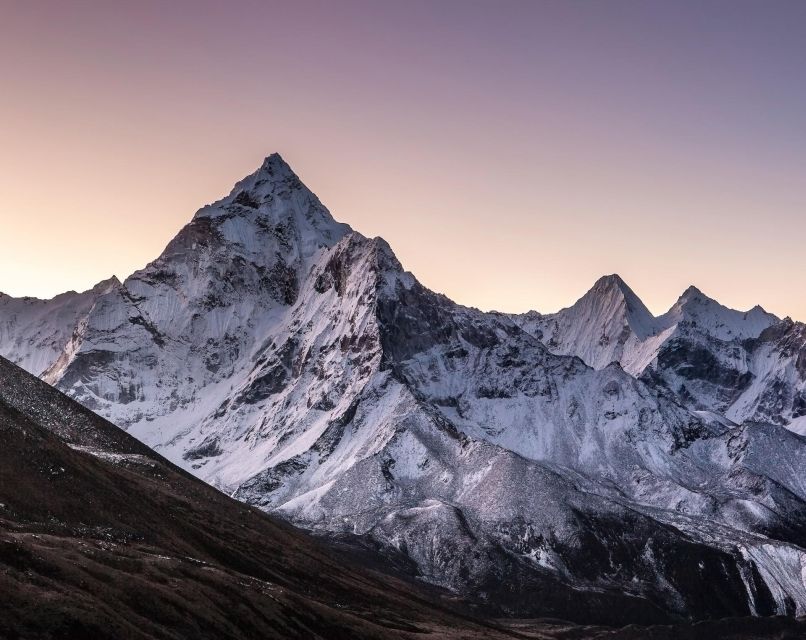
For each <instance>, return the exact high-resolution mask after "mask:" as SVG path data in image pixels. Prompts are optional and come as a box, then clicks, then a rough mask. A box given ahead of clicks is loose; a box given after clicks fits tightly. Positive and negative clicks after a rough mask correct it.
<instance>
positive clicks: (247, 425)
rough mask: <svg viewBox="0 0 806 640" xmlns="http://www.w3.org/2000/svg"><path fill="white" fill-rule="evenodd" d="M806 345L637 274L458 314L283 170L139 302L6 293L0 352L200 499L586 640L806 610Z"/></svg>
mask: <svg viewBox="0 0 806 640" xmlns="http://www.w3.org/2000/svg"><path fill="white" fill-rule="evenodd" d="M804 345H806V327H804V325H803V324H801V323H797V322H794V321H792V320H790V319H784V320H781V319H779V318H776V317H775V316H773V315H771V314H769V313H766V312H765V311H764V310H762V309H760V308H755V309H752V310H751V311H748V312H737V311H733V310H730V309H727V308H725V307H723V306H721V305H720V304H719V303H717V302H716V301H714V300H711V299H709V298H707V297H706V296H705V295H704V294H702V293H701V292H700V291H698V290H697V289H695V288H693V287H692V288H690V289H688V290H687V291H686V292H685V293H684V294H683V295H682V296H681V298H680V300H679V301H678V302H677V303H676V304H675V305H674V306H673V307H672V309H670V310H669V312H668V313H666V314H664V315H663V316H661V317H658V318H656V317H654V316H653V315H652V314H651V313H650V312H649V311H648V310H647V309H646V307H645V306H644V305H643V303H642V302H641V301H640V299H639V298H638V297H637V296H636V295H635V294H634V293H633V292H632V291H631V290H630V289H629V287H628V286H627V285H626V284H625V283H624V282H623V281H622V280H621V279H620V278H619V277H618V276H607V277H605V278H602V279H601V280H600V281H598V282H597V283H596V284H595V285H594V287H593V288H592V289H591V291H589V292H588V293H587V294H586V295H585V296H584V297H583V298H582V299H581V300H579V301H578V302H577V303H576V304H575V305H573V306H572V307H570V308H568V309H565V310H563V311H560V312H559V313H556V314H550V315H541V314H539V313H537V312H530V313H528V314H523V315H512V314H504V313H484V312H481V311H479V310H476V309H472V308H467V307H463V306H460V305H458V304H455V303H454V302H452V301H451V300H449V299H448V298H446V297H445V296H443V295H440V294H438V293H434V292H432V291H429V290H428V289H426V288H425V287H423V286H422V285H421V284H420V283H419V282H418V281H417V279H416V278H415V277H414V276H413V275H412V274H411V273H408V272H406V271H405V270H404V269H403V267H402V266H401V264H400V263H399V262H398V260H397V259H396V257H395V255H394V253H393V252H392V250H391V248H390V247H389V245H388V244H387V243H386V242H385V241H383V240H382V239H380V238H366V237H364V236H362V235H361V234H360V233H358V232H356V231H353V230H352V229H350V227H349V226H347V225H345V224H341V223H338V222H336V221H334V219H333V218H332V217H331V215H330V214H329V212H328V211H327V209H325V207H324V206H323V205H322V204H321V203H320V202H319V200H318V199H317V198H316V196H314V195H313V193H311V191H309V190H308V189H307V188H306V187H305V186H304V185H303V184H302V183H301V181H300V180H299V178H298V177H297V176H296V175H295V174H294V173H293V171H292V170H291V169H290V168H289V166H288V165H287V164H286V163H285V162H284V161H283V160H282V159H281V158H280V156H279V155H277V154H274V155H272V156H269V157H268V158H267V159H266V160H265V162H264V163H263V165H262V166H261V167H260V168H259V169H258V170H257V171H256V172H255V173H253V174H252V175H250V176H248V177H246V178H245V179H244V180H242V181H241V182H239V183H238V184H236V185H235V187H234V189H233V190H232V192H231V193H230V194H229V195H228V196H226V197H225V198H223V199H222V200H220V201H218V202H216V203H214V204H211V205H208V206H205V207H204V208H202V209H201V210H199V211H198V212H197V213H196V215H195V216H194V217H193V219H192V220H191V221H190V222H189V224H188V225H187V226H185V227H184V228H183V229H182V230H181V231H180V232H179V234H178V235H177V236H176V237H175V238H174V240H172V241H171V242H170V244H169V245H168V246H167V248H166V249H165V251H164V252H163V254H162V255H161V256H159V257H158V258H157V259H156V260H155V261H154V262H152V263H151V264H149V265H147V266H146V267H145V268H144V269H142V270H140V271H138V272H136V273H134V274H133V275H131V276H130V277H129V278H127V279H126V280H125V281H124V282H119V281H117V280H115V279H111V280H108V281H105V282H103V283H100V284H99V285H97V286H96V287H95V288H93V289H92V290H90V291H87V292H85V293H67V294H63V295H61V296H58V297H57V298H54V299H53V300H48V301H42V300H34V299H28V298H23V299H15V298H10V297H3V296H0V355H3V356H5V357H6V358H8V359H10V360H11V361H13V362H15V363H18V364H20V365H21V366H22V367H24V368H26V369H27V370H28V371H29V372H31V373H33V374H35V375H37V376H40V377H41V378H42V379H43V380H44V381H46V382H49V383H51V384H52V385H54V386H55V387H56V388H57V389H60V390H61V391H63V392H64V393H66V394H67V395H69V396H70V397H72V398H74V399H75V400H77V401H78V402H80V403H81V404H82V405H84V407H86V408H88V409H91V410H92V411H94V412H95V413H97V414H98V415H100V416H102V417H103V418H105V419H107V420H109V421H111V422H113V423H115V424H117V425H120V426H121V427H123V428H124V429H126V430H127V431H128V433H129V434H130V435H132V436H135V437H136V438H137V439H138V440H140V441H141V442H143V443H145V444H146V445H148V446H150V447H152V448H153V449H154V450H156V451H157V452H158V453H159V454H160V455H161V456H164V457H165V458H167V459H168V460H170V461H171V462H173V463H175V464H177V465H179V466H180V467H182V468H184V469H186V470H187V471H189V472H191V473H192V474H194V475H196V476H197V477H198V478H201V479H202V480H204V481H206V482H208V483H210V484H212V485H213V486H215V487H217V488H219V489H221V490H223V491H225V492H226V493H228V494H230V495H231V496H233V497H235V498H237V499H239V500H241V501H243V502H245V503H247V504H248V505H252V506H254V507H259V508H260V509H262V510H265V511H268V512H270V513H273V514H278V515H280V516H282V517H283V518H285V519H287V520H288V521H290V522H292V523H294V524H297V525H299V526H302V527H304V528H306V529H309V530H312V531H314V532H317V533H318V534H321V535H323V536H326V537H328V538H329V539H331V540H337V541H341V542H346V543H349V544H350V545H352V546H356V547H359V548H363V549H370V550H374V551H375V552H378V553H380V554H382V555H384V556H386V557H387V558H389V559H391V560H393V561H394V563H395V565H396V566H398V567H401V568H402V570H405V571H407V572H408V573H410V574H411V575H413V576H416V577H417V578H418V579H419V580H421V581H423V582H427V583H430V584H432V585H436V586H438V587H442V588H444V589H447V590H449V591H452V592H454V593H457V594H459V595H462V596H464V597H466V598H469V599H471V600H472V601H473V602H475V603H476V605H477V607H479V610H481V611H485V612H489V613H490V614H491V615H496V616H503V615H507V616H517V617H530V616H553V617H558V618H565V619H571V620H575V621H577V622H583V623H609V624H623V623H625V622H635V623H668V622H675V621H686V620H704V619H711V618H722V617H729V616H772V615H776V614H783V615H789V616H800V615H805V614H806V477H804V474H803V472H802V470H803V469H804V468H806V440H805V439H804V438H803V437H802V436H801V435H799V433H800V432H806V391H805V390H804V378H806V347H805V346H804ZM43 419H47V416H44V417H43ZM80 446H81V447H90V446H93V445H91V444H87V443H83V442H82V443H80ZM127 446H131V447H134V445H133V444H131V445H127ZM137 451H138V455H146V454H145V453H142V452H141V451H140V450H139V449H138V450H137ZM70 455H71V456H76V455H78V454H77V453H70ZM110 455H111V454H110ZM116 455H117V454H116ZM82 460H83V458H82ZM93 464H100V463H93ZM228 508H230V509H235V510H237V508H236V507H235V506H229V507H228ZM243 509H246V507H243ZM243 509H241V511H243Z"/></svg>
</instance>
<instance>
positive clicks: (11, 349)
mask: <svg viewBox="0 0 806 640" xmlns="http://www.w3.org/2000/svg"><path fill="white" fill-rule="evenodd" d="M119 285H120V283H119V282H118V280H117V278H115V277H114V276H113V277H112V278H110V279H109V280H104V281H103V282H99V283H98V284H97V285H95V286H94V287H93V288H92V289H90V290H89V291H84V292H83V293H76V292H75V291H70V292H68V293H63V294H61V295H58V296H56V297H55V298H52V299H51V300H40V299H38V298H12V297H10V296H7V295H4V294H2V293H0V356H3V357H6V358H8V359H10V360H11V361H12V362H15V363H17V364H18V365H20V366H21V367H23V368H24V369H26V370H27V371H30V372H31V373H33V374H35V375H41V374H42V373H43V372H44V371H45V369H47V368H48V367H49V366H50V365H51V364H52V363H53V362H54V361H55V360H56V359H57V358H58V357H59V356H60V355H61V353H62V352H63V351H64V349H65V347H66V346H67V343H68V342H69V341H70V338H71V336H72V334H73V331H75V330H76V328H77V327H78V326H79V325H80V324H81V321H82V320H83V319H84V318H85V317H86V316H87V314H88V313H89V312H90V310H91V309H92V307H93V305H94V304H95V302H96V300H97V299H98V298H99V297H101V296H102V295H104V294H105V293H108V292H109V291H111V290H113V289H114V288H116V287H117V286H119Z"/></svg>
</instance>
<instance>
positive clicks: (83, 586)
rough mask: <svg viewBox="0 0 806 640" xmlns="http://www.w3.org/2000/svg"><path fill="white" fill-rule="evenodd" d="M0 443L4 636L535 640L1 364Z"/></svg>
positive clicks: (0, 617) (0, 620)
mask: <svg viewBox="0 0 806 640" xmlns="http://www.w3.org/2000/svg"><path fill="white" fill-rule="evenodd" d="M0 436H2V442H3V446H2V447H0V592H2V594H3V597H2V599H0V637H3V638H19V639H26V640H27V639H34V638H36V639H40V638H41V639H45V638H64V639H67V640H72V639H75V640H84V639H86V638H97V639H110V640H112V639H114V640H119V639H120V638H132V639H133V640H156V639H160V640H173V639H177V638H190V637H192V638H211V639H213V638H214V639H220V638H233V639H239V638H243V639H246V638H277V639H283V640H286V639H288V638H300V639H302V638H305V639H322V640H331V639H334V638H341V639H344V640H346V639H348V638H349V639H352V638H367V639H375V640H381V639H386V638H400V639H404V638H405V639H413V638H422V637H440V638H457V639H458V638H462V639H464V638H475V639H478V640H481V639H488V640H492V639H495V638H513V637H521V638H523V637H532V636H531V630H530V629H529V628H526V629H524V631H525V632H526V633H524V634H520V633H517V634H516V633H512V632H509V631H508V630H506V629H505V628H503V627H502V626H501V625H496V624H491V623H487V622H484V621H482V620H479V619H474V618H470V617H468V615H467V613H466V612H460V611H457V608H456V607H455V605H454V604H452V603H451V601H450V599H449V598H448V597H446V594H444V593H441V592H438V591H435V590H431V589H427V588H423V587H422V586H419V587H418V586H417V585H414V584H412V583H409V582H406V581H403V580H401V579H398V578H394V577H390V576H389V575H386V574H381V573H378V572H377V571H374V570H372V569H370V568H369V567H367V566H364V565H362V564H359V563H356V562H355V561H351V560H350V559H349V558H348V557H346V555H345V554H344V553H343V552H342V551H341V550H340V549H337V548H333V547H331V546H328V545H326V544H324V543H323V542H322V541H317V540H314V539H312V538H311V537H310V536H307V535H305V534H304V533H302V532H300V531H298V530H296V529H294V528H293V527H290V526H288V525H287V524H286V523H284V522H282V521H280V520H278V519H276V518H272V517H270V516H267V515H266V514H264V513H262V512H260V511H259V510H257V509H253V508H250V507H248V506H247V505H244V504H242V503H239V502H237V501H235V500H232V499H230V498H228V497H227V496H225V495H223V494H221V493H220V492H218V491H216V490H214V489H212V488H211V487H209V486H208V485H206V484H204V483H203V482H201V481H199V480H197V479H195V478H193V477H192V476H190V475H189V474H187V473H185V472H183V471H182V470H180V469H178V468H177V467H175V466H174V465H172V464H170V463H169V462H168V461H167V460H165V459H164V458H162V457H161V456H159V455H158V454H156V453H155V452H154V451H153V450H151V449H150V448H148V447H146V446H145V445H143V444H142V443H140V442H139V441H138V440H136V439H135V438H133V437H131V436H130V435H128V434H126V433H125V432H124V431H122V430H120V429H118V428H117V427H115V426H113V425H112V424H110V423H108V422H106V421H105V420H103V419H101V418H99V417H98V416H96V415H95V414H93V413H92V412H90V411H88V410H87V409H85V408H83V407H81V406H80V405H79V404H77V403H76V402H75V401H73V400H71V399H69V398H68V397H66V396H64V395H63V394H61V393H60V392H58V391H57V390H55V389H53V388H52V387H49V386H48V385H47V384H45V383H44V382H42V381H41V380H38V379H37V378H35V377H33V376H31V375H30V374H28V373H26V372H24V371H23V370H21V369H20V368H18V367H16V366H15V365H12V364H11V363H10V362H8V361H7V360H4V359H3V358H0ZM542 629H543V625H537V624H536V625H535V628H534V631H535V634H536V635H537V634H538V632H539V631H541V630H542ZM549 631H550V629H549ZM541 637H545V636H541Z"/></svg>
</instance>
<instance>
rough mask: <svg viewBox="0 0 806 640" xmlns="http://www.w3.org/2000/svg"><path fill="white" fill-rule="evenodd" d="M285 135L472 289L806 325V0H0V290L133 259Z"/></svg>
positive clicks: (306, 163)
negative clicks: (705, 302) (693, 288)
mask: <svg viewBox="0 0 806 640" xmlns="http://www.w3.org/2000/svg"><path fill="white" fill-rule="evenodd" d="M272 151H279V152H280V153H281V154H282V155H283V157H284V158H285V159H286V160H287V161H288V162H289V163H290V164H291V165H292V167H293V168H294V169H295V170H296V171H297V173H299V175H300V176H301V178H302V179H303V181H305V182H306V184H308V186H309V187H310V188H311V189H312V190H313V191H314V192H316V193H317V194H318V195H319V196H320V198H321V199H322V201H323V202H324V203H325V205H326V206H328V207H329V208H330V210H331V211H332V212H333V214H334V216H335V217H337V218H338V219H340V220H342V221H345V222H348V223H350V224H351V225H352V226H353V227H354V228H355V229H357V230H359V231H361V232H362V233H364V234H365V235H380V236H383V237H384V238H386V239H387V240H388V241H389V243H390V244H391V245H392V247H393V249H394V250H395V251H396V253H397V255H398V257H399V258H400V259H401V261H402V262H403V264H404V265H405V266H406V268H408V269H410V270H411V271H413V272H414V273H415V274H416V275H417V276H418V278H419V279H420V280H421V281H422V282H423V283H424V284H426V285H427V286H429V287H431V288H432V289H435V290H438V291H440V292H444V293H446V294H447V295H449V296H450V297H451V298H453V299H455V300H456V301H458V302H461V303H464V304H469V305H474V306H478V307H480V308H483V309H491V308H497V309H502V310H510V311H522V310H526V309H529V308H536V309H538V310H541V311H553V310H556V309H558V308H560V307H563V306H567V305H568V304H570V303H572V302H573V301H574V300H575V299H576V298H578V297H579V296H580V295H582V293H584V292H585V291H586V290H587V289H588V288H589V287H590V285H591V284H592V283H593V281H594V280H596V278H597V277H599V276H600V275H602V274H606V273H613V272H617V273H620V274H621V275H622V277H624V279H625V280H626V281H627V282H628V283H629V284H630V285H631V286H632V288H633V289H634V290H635V291H636V293H638V294H639V295H640V296H641V297H642V298H643V299H644V301H645V302H646V303H647V305H648V306H649V307H650V309H652V310H653V311H656V312H660V311H664V310H665V309H666V308H668V307H669V306H670V305H671V304H672V303H673V301H674V300H675V299H676V298H677V296H678V295H679V294H680V293H681V292H682V291H683V290H684V289H685V288H686V286H688V285H689V284H692V283H693V284H696V285H697V286H698V287H699V288H700V289H702V290H703V291H705V292H706V293H708V294H709V295H711V296H713V297H716V298H718V299H719V300H720V301H722V302H723V303H725V304H728V305H730V306H733V307H737V308H749V307H751V306H753V305H754V304H756V303H760V304H762V306H764V307H765V308H767V309H768V310H770V311H773V312H775V313H777V314H779V315H787V314H788V315H791V316H793V317H795V318H798V319H801V320H806V295H804V286H803V285H804V283H805V282H806V261H805V260H804V256H803V246H804V239H806V2H802V1H800V0H793V1H792V2H785V1H771V2H767V1H762V0H758V1H755V2H745V1H741V0H726V1H703V0H697V1H692V2H680V1H677V2H666V1H663V2H655V1H651V0H644V1H637V0H636V1H632V2H620V1H596V2H594V1H590V2H573V1H565V2H551V1H545V2H537V1H535V2H492V1H490V2H474V1H461V2H449V1H447V0H445V1H439V0H434V1H432V2H417V1H411V0H407V1H406V2H380V1H379V2H344V1H340V2H300V1H297V0H295V1H293V2H291V1H289V0H284V1H283V2H268V1H261V2H257V1H256V2H232V1H231V2H192V3H191V2H179V1H171V2H168V1H167V0H166V1H165V2H148V1H145V2H137V3H134V2H125V3H124V2H108V1H106V2H69V1H68V2H64V1H60V2H36V1H33V0H32V1H30V2H21V1H9V0H0V291H4V292H6V293H10V294H13V295H36V296H41V297H44V296H50V295H54V294H56V293H58V292H60V291H64V290H68V289H79V290H81V289H85V288H88V287H90V286H91V285H92V284H94V283H95V282H96V281H98V280H100V279H102V278H105V277H108V276H109V275H111V274H112V273H114V274H116V275H118V276H119V277H121V278H123V277H125V276H127V275H128V274H129V273H131V272H132V271H133V270H135V269H136V268H139V267H141V266H143V265H144V264H145V263H146V262H148V261H149V260H151V259H153V258H155V257H156V256H157V255H158V254H159V252H160V251H161V250H162V248H163V247H164V245H165V244H166V243H167V242H168V240H169V239H170V238H171V237H172V236H173V235H174V234H175V233H176V232H177V231H178V229H179V228H180V227H181V226H182V225H183V224H185V223H186V222H187V221H188V220H189V219H190V218H191V217H192V215H193V213H194V212H195V211H196V209H198V208H199V207H200V206H202V205H203V204H205V203H208V202H211V201H213V200H215V199H217V198H219V197H221V196H223V195H224V194H226V193H228V192H229V190H230V188H231V186H232V184H233V183H234V182H235V181H237V180H238V179H240V178H241V177H243V176H244V175H246V174H248V173H251V172H252V171H253V170H254V169H255V168H257V166H258V165H259V164H260V162H261V160H262V158H263V157H264V156H265V155H267V154H269V153H271V152H272Z"/></svg>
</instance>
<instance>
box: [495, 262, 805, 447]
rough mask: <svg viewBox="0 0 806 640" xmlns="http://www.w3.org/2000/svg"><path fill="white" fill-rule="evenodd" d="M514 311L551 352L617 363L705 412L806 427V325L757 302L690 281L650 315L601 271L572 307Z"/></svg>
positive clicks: (618, 281)
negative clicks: (723, 298) (733, 299)
mask: <svg viewBox="0 0 806 640" xmlns="http://www.w3.org/2000/svg"><path fill="white" fill-rule="evenodd" d="M510 317H511V318H512V319H513V321H514V322H515V323H517V324H518V325H519V326H520V327H522V328H523V329H524V330H526V331H527V332H529V333H530V334H531V335H533V336H535V337H537V338H538V339H540V340H541V341H542V342H543V343H544V344H545V345H546V346H547V347H548V348H549V349H550V350H551V351H552V352H553V353H558V354H564V355H575V356H577V357H579V358H581V359H582V360H583V361H584V362H586V363H587V364H588V365H590V366H592V367H594V368H596V369H601V368H603V367H605V366H607V365H608V364H610V363H611V362H617V363H618V364H619V365H620V366H621V367H623V368H624V370H625V371H627V372H628V373H630V374H631V375H633V376H635V377H639V378H641V379H643V380H644V381H646V382H647V383H649V384H651V385H653V386H655V387H656V388H657V389H658V390H660V391H661V392H664V393H668V394H669V395H671V396H672V397H673V398H674V400H675V401H676V402H678V403H680V404H682V405H684V406H686V407H687V408H689V409H691V410H693V411H696V412H700V413H701V414H703V415H704V416H707V417H708V416H709V419H714V418H716V419H719V420H722V421H728V422H730V423H732V424H743V423H751V422H755V423H771V424H776V425H781V426H785V427H788V428H790V429H791V430H793V431H795V432H796V433H803V432H806V421H805V420H803V419H802V418H803V417H804V416H805V415H806V376H804V373H805V372H806V330H804V325H803V324H802V323H799V322H794V321H792V320H791V319H789V318H786V319H784V320H781V319H779V318H777V317H776V316H774V315H772V314H770V313H767V312H766V311H764V310H763V309H762V308H761V307H759V306H756V307H754V308H753V309H751V310H750V311H746V312H742V311H735V310H733V309H729V308H727V307H724V306H723V305H721V304H719V303H718V302H716V301H715V300H713V299H711V298H709V297H708V296H706V295H705V294H703V293H702V292H701V291H700V290H699V289H697V288H696V287H689V288H688V289H687V290H686V291H685V292H684V293H683V294H682V295H681V296H680V298H679V299H678V301H677V302H676V303H675V304H674V305H673V306H672V308H671V309H670V310H669V311H668V312H666V313H665V314H663V315H661V316H659V317H657V318H655V317H653V316H652V315H651V314H650V313H649V311H648V310H647V309H646V307H645V306H644V305H643V304H642V303H641V302H640V300H639V299H638V298H637V296H635V294H634V293H633V292H632V291H631V290H630V289H629V287H627V285H626V284H624V282H623V281H622V280H621V278H619V277H618V276H607V277H605V278H602V279H600V280H599V281H597V282H596V284H594V286H593V288H592V289H591V290H590V291H589V292H588V293H587V294H585V296H583V297H582V298H581V299H580V300H579V301H578V302H577V303H576V304H574V305H573V306H572V307H569V308H568V309H563V310H561V311H559V312H557V313H555V314H548V315H541V314H539V313H537V312H534V311H533V312H529V313H526V314H520V315H512V316H510Z"/></svg>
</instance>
